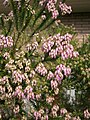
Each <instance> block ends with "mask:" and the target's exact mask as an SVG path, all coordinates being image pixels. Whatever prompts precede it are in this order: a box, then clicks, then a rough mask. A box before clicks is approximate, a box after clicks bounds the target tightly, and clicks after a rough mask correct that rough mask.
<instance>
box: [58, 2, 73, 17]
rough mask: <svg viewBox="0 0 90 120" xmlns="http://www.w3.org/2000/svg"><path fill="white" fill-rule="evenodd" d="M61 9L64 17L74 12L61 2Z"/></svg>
mask: <svg viewBox="0 0 90 120" xmlns="http://www.w3.org/2000/svg"><path fill="white" fill-rule="evenodd" d="M59 7H60V9H61V12H62V15H65V14H67V13H68V14H70V13H71V12H72V9H71V6H67V5H66V4H65V3H62V2H60V3H59Z"/></svg>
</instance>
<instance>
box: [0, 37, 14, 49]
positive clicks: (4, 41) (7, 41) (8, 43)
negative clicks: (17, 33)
mask: <svg viewBox="0 0 90 120" xmlns="http://www.w3.org/2000/svg"><path fill="white" fill-rule="evenodd" d="M12 46H13V39H12V37H11V36H7V37H5V36H4V35H0V48H1V49H2V48H7V47H12Z"/></svg>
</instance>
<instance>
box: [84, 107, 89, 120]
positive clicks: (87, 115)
mask: <svg viewBox="0 0 90 120" xmlns="http://www.w3.org/2000/svg"><path fill="white" fill-rule="evenodd" d="M84 118H86V119H89V118H90V112H89V111H88V109H86V110H84Z"/></svg>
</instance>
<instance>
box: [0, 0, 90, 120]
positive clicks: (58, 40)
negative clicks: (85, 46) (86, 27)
mask: <svg viewBox="0 0 90 120" xmlns="http://www.w3.org/2000/svg"><path fill="white" fill-rule="evenodd" d="M6 2H8V4H9V5H10V6H11V9H12V11H11V12H10V13H9V15H8V16H5V15H1V17H0V23H1V25H2V31H1V32H2V34H1V35H0V119H2V120H5V119H9V120H10V119H11V120H15V119H17V120H19V119H21V120H26V119H29V120H34V119H35V120H50V119H51V120H53V119H55V120H56V119H57V120H60V119H61V120H63V119H65V120H70V119H72V120H80V117H79V115H76V114H75V115H74V114H73V113H71V112H72V111H71V110H70V109H68V107H66V108H67V109H66V108H64V107H65V104H64V101H63V100H64V99H62V98H63V97H62V92H63V89H64V88H65V87H66V84H64V83H65V82H67V80H68V79H70V78H71V75H72V70H73V67H72V65H70V64H69V63H68V61H69V60H70V59H73V60H74V58H77V57H78V55H79V53H78V52H77V51H76V50H74V47H73V45H72V44H71V42H72V36H73V35H71V34H69V33H66V34H63V35H61V34H60V33H57V34H55V35H51V36H49V37H48V38H47V39H46V38H45V39H43V38H40V40H39V41H38V39H37V32H39V34H40V32H41V31H43V30H44V29H46V28H47V27H49V26H50V25H52V23H53V22H54V21H56V20H58V17H59V16H60V15H65V14H66V13H69V14H70V13H71V11H72V10H71V7H70V6H67V5H66V4H65V3H64V1H63V2H59V1H58V0H38V1H37V0H34V1H32V0H5V1H4V4H6ZM26 28H27V29H26ZM28 29H29V30H30V32H29V35H28V31H27V30H28ZM25 36H27V39H26V40H24V39H25ZM21 39H23V40H22V41H20V40H21ZM31 39H32V40H31ZM30 40H31V41H30ZM29 41H30V42H29ZM18 43H19V44H18ZM22 46H24V48H22ZM70 62H71V61H70ZM70 66H71V67H70ZM71 68H72V70H71ZM64 96H65V94H64ZM84 118H86V119H89V118H90V113H89V110H88V108H87V109H85V110H84Z"/></svg>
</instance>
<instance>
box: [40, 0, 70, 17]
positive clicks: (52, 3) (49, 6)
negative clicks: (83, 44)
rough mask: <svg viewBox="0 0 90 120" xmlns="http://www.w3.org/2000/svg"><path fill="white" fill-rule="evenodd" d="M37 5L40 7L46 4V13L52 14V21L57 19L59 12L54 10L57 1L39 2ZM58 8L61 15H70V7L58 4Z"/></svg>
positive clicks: (43, 0)
mask: <svg viewBox="0 0 90 120" xmlns="http://www.w3.org/2000/svg"><path fill="white" fill-rule="evenodd" d="M39 4H40V5H41V6H43V5H44V4H46V8H47V9H48V11H49V12H50V13H51V14H52V19H57V17H58V15H59V11H58V9H57V8H56V6H57V5H56V4H57V0H48V1H47V0H41V1H40V2H39ZM59 8H60V9H61V13H62V14H66V13H69V14H70V13H71V12H72V10H71V6H67V5H66V4H65V3H62V2H60V3H59Z"/></svg>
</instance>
